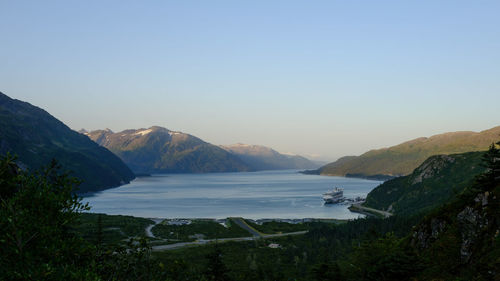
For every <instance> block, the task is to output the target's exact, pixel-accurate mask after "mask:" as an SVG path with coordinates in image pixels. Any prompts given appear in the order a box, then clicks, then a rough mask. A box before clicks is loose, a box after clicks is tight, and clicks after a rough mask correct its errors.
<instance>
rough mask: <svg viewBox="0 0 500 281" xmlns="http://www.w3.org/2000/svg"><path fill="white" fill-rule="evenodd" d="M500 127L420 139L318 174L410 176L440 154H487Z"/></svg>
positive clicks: (353, 158) (332, 165)
mask: <svg viewBox="0 0 500 281" xmlns="http://www.w3.org/2000/svg"><path fill="white" fill-rule="evenodd" d="M499 135H500V126H498V127H494V128H491V129H489V130H485V131H482V132H479V133H475V132H454V133H445V134H440V135H435V136H432V137H429V138H418V139H414V140H411V141H408V142H404V143H402V144H399V145H396V146H392V147H389V148H382V149H377V150H370V151H368V152H366V153H364V154H362V155H360V156H347V157H343V158H340V159H339V160H337V161H336V162H333V163H330V164H327V165H325V166H323V167H321V168H319V169H318V170H316V171H315V173H318V174H322V175H332V176H354V175H355V176H357V177H368V176H381V175H389V176H401V175H408V174H410V173H411V172H412V171H413V170H414V169H415V168H417V167H418V166H419V165H420V164H422V163H423V162H424V161H425V160H426V159H427V158H429V157H430V156H433V155H438V154H456V153H464V152H473V151H486V150H487V149H488V146H489V145H490V144H491V143H492V142H496V141H498V136H499Z"/></svg>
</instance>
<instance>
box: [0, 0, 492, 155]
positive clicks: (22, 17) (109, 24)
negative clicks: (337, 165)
mask: <svg viewBox="0 0 500 281" xmlns="http://www.w3.org/2000/svg"><path fill="white" fill-rule="evenodd" d="M499 14H500V1H472V0H471V1H458V0H457V1H437V0H433V1H368V0H367V1H216V0H214V1H188V0H186V1H93V0H92V1H67V0H65V1H50V0H48V1H23V0H18V1H17V0H16V1H4V0H0V40H1V42H0V91H1V92H3V93H4V94H6V95H8V96H10V97H12V98H16V99H20V100H23V101H27V102H30V103H31V104H34V105H36V106H39V107H42V108H43V109H45V110H47V111H48V112H49V113H51V114H52V115H54V116H55V117H57V118H58V119H60V120H61V121H63V122H64V123H65V124H67V125H68V126H70V127H71V128H73V129H75V130H79V129H81V128H85V129H90V130H94V129H102V128H110V129H112V130H114V131H120V130H124V129H128V128H145V127H150V126H153V125H158V126H163V127H166V128H169V129H171V130H176V131H182V132H186V133H190V134H193V135H195V136H198V137H200V138H202V139H204V140H206V141H208V142H211V143H214V144H232V143H237V142H240V143H247V144H261V145H266V146H270V147H273V148H275V149H276V150H278V151H280V152H285V153H296V154H301V155H305V156H309V157H311V156H313V155H314V156H316V158H317V159H323V160H334V159H336V158H338V157H341V156H344V155H358V154H361V153H363V152H365V151H367V150H369V149H373V148H381V147H387V146H391V145H395V144H398V143H401V142H403V141H407V140H410V139H413V138H417V137H420V136H431V135H434V134H438V133H444V132H450V131H464V130H467V131H481V130H485V129H489V128H491V127H494V126H498V125H500V114H499V111H500V103H499V98H500V16H498V15H499Z"/></svg>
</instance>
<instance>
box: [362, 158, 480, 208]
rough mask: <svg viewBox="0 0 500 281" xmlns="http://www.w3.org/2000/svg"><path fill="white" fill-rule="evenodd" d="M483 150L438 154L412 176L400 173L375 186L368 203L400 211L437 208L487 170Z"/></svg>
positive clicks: (425, 162) (369, 205)
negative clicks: (484, 164) (400, 175)
mask: <svg viewBox="0 0 500 281" xmlns="http://www.w3.org/2000/svg"><path fill="white" fill-rule="evenodd" d="M483 154H484V153H483V152H468V153H463V154H452V155H436V156H432V157H430V158H429V159H427V160H425V161H424V163H422V165H420V166H419V167H418V168H416V169H415V170H414V171H413V173H411V174H410V175H408V176H403V177H398V178H395V179H392V180H389V181H386V182H384V183H383V184H381V185H379V186H378V187H376V188H375V189H374V190H372V191H371V192H370V193H369V194H368V196H367V198H366V203H365V204H364V205H365V206H367V207H371V208H375V209H381V210H387V211H389V212H393V213H396V214H405V215H408V214H413V213H418V212H423V211H427V210H430V209H432V208H435V207H437V206H439V205H441V204H443V203H444V202H447V201H449V200H450V198H452V197H454V196H456V194H459V193H460V192H462V191H463V189H464V188H465V187H467V186H469V185H470V184H471V183H472V182H473V180H474V178H475V177H476V176H477V175H478V174H480V173H482V172H484V167H482V166H481V165H480V163H481V156H482V155H483Z"/></svg>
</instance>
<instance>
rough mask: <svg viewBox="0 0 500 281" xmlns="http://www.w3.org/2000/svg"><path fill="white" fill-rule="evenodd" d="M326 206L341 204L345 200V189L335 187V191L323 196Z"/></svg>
mask: <svg viewBox="0 0 500 281" xmlns="http://www.w3.org/2000/svg"><path fill="white" fill-rule="evenodd" d="M323 200H325V204H332V203H340V202H343V201H344V200H345V198H344V189H343V188H338V187H335V188H334V189H332V190H330V191H328V192H326V193H324V194H323Z"/></svg>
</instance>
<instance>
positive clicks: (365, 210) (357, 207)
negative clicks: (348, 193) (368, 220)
mask: <svg viewBox="0 0 500 281" xmlns="http://www.w3.org/2000/svg"><path fill="white" fill-rule="evenodd" d="M351 208H352V211H358V212H360V213H368V214H370V213H371V214H373V213H376V214H379V215H381V216H383V217H384V218H388V217H390V216H392V214H391V213H389V212H386V211H382V210H377V209H373V208H369V207H365V206H361V204H352V205H351ZM351 208H350V209H351Z"/></svg>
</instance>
